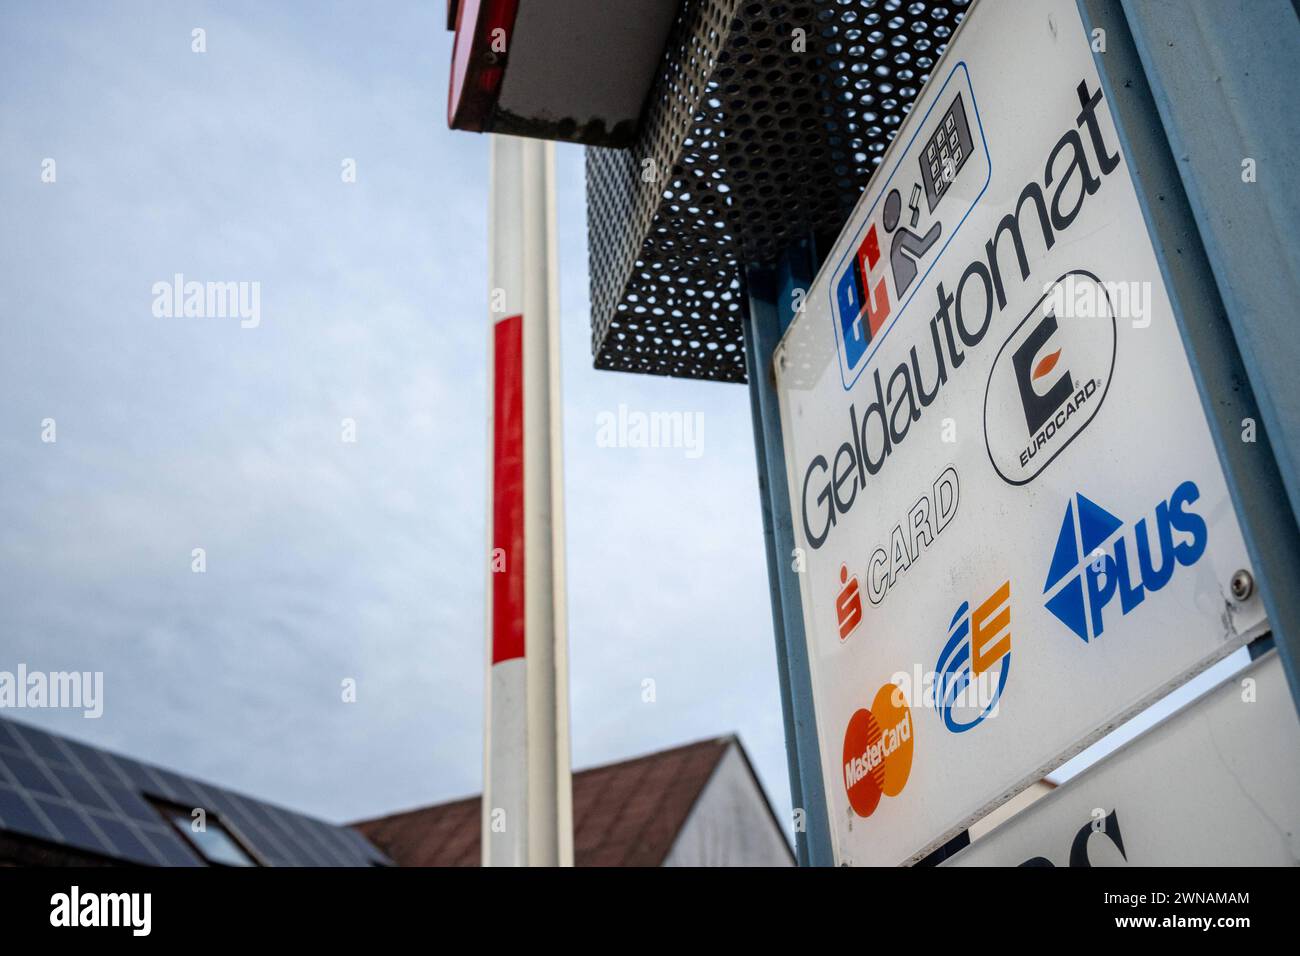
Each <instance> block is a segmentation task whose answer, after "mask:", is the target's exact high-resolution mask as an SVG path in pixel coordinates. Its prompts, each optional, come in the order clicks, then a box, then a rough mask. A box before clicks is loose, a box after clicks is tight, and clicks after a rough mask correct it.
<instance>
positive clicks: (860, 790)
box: [844, 684, 912, 817]
mask: <svg viewBox="0 0 1300 956" xmlns="http://www.w3.org/2000/svg"><path fill="white" fill-rule="evenodd" d="M911 772H912V711H911V710H910V709H909V708H908V706H907V701H906V700H904V698H903V692H902V690H900V689H899V687H898V686H897V685H896V684H885V685H884V686H883V687H881V688H880V690H878V691H876V698H875V700H873V701H872V702H871V709H870V710H867V709H865V708H864V709H860V710H858V711H857V712H855V713H854V715H853V716H852V717H851V718H849V726H848V729H847V730H846V731H845V732H844V789H845V791H846V792H847V794H848V797H849V806H851V807H852V808H853V812H854V813H856V814H857V815H858V816H860V817H869V816H871V814H873V813H875V812H876V807H877V806H878V805H879V804H880V797H881V795H882V794H883V795H884V796H887V797H896V796H898V795H899V794H900V793H902V792H903V788H904V787H905V786H907V778H908V775H909V774H910V773H911Z"/></svg>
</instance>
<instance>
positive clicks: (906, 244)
mask: <svg viewBox="0 0 1300 956" xmlns="http://www.w3.org/2000/svg"><path fill="white" fill-rule="evenodd" d="M902 209H903V197H902V196H901V195H899V192H898V190H897V189H891V190H890V191H889V195H888V196H886V197H885V211H884V217H883V225H884V227H885V232H890V233H893V234H894V238H893V240H892V241H891V242H890V245H889V265H890V268H891V269H892V270H893V273H894V290H895V292H896V294H897V295H898V298H899V299H900V300H901V299H902V298H903V293H904V292H906V291H907V287H908V286H910V285H911V284H912V281H913V280H914V279H915V278H916V273H917V265H916V263H917V261H918V260H919V259H920V258H921V257H922V256H924V255H925V254H926V253H927V252H929V251H930V247H931V246H933V245H934V244H935V243H936V242H938V241H939V233H941V232H942V231H943V224H942V223H940V222H939V221H938V220H937V219H936V220H935V222H934V224H933V225H932V226H930V228H929V229H928V230H927V231H926V233H925V235H923V236H922V235H917V234H916V233H915V232H913V231H912V230H911V229H909V228H907V227H906V226H899V225H898V219H899V216H900V215H901V213H902ZM912 219H913V222H915V220H916V219H917V217H916V216H915V215H913V217H912ZM895 230H897V231H895Z"/></svg>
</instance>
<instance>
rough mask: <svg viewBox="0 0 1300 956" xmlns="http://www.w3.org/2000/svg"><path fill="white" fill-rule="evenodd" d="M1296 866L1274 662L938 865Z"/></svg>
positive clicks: (1299, 846) (1291, 784) (1290, 741)
mask: <svg viewBox="0 0 1300 956" xmlns="http://www.w3.org/2000/svg"><path fill="white" fill-rule="evenodd" d="M1297 864H1300V721H1297V720H1296V711H1295V702H1294V701H1293V700H1292V699H1291V691H1290V689H1289V688H1288V687H1287V683H1286V674H1285V673H1283V671H1282V661H1281V660H1280V659H1279V658H1278V656H1277V654H1276V652H1274V653H1271V654H1269V655H1268V656H1266V657H1264V658H1262V659H1260V660H1258V661H1255V662H1254V663H1253V664H1252V665H1251V666H1250V667H1248V668H1247V669H1246V670H1245V671H1243V672H1242V673H1240V674H1238V675H1236V676H1235V677H1231V678H1229V679H1227V680H1225V681H1224V682H1223V683H1222V684H1220V685H1219V686H1218V687H1216V688H1214V690H1212V691H1210V692H1209V693H1207V694H1206V695H1205V696H1203V697H1201V698H1199V699H1197V700H1196V701H1194V702H1193V703H1191V704H1189V705H1188V706H1186V707H1184V708H1183V709H1182V710H1180V711H1178V712H1177V713H1175V714H1173V715H1172V716H1170V717H1169V718H1168V719H1167V720H1164V721H1162V722H1161V723H1159V724H1157V725H1156V726H1154V727H1152V728H1151V729H1150V730H1148V731H1146V732H1145V733H1143V734H1142V735H1141V736H1140V737H1137V738H1135V739H1134V740H1132V741H1130V742H1129V743H1127V744H1125V745H1124V746H1123V747H1121V748H1120V749H1119V750H1117V751H1115V753H1113V754H1110V755H1109V756H1107V757H1106V758H1105V759H1104V760H1102V761H1100V762H1099V763H1097V764H1095V765H1094V766H1092V767H1089V768H1088V769H1087V770H1085V771H1084V772H1083V773H1081V774H1080V775H1079V776H1078V777H1075V778H1074V779H1073V780H1070V781H1069V782H1068V783H1066V784H1065V785H1064V786H1062V787H1061V788H1060V789H1058V790H1056V791H1055V792H1054V793H1052V794H1050V795H1048V796H1046V797H1043V798H1042V799H1040V800H1039V801H1038V802H1037V803H1035V804H1033V805H1032V806H1030V807H1029V808H1028V809H1026V810H1023V811H1021V812H1020V813H1018V814H1016V816H1014V817H1012V818H1011V819H1010V820H1008V821H1007V822H1006V823H1004V824H1002V826H1000V827H998V828H997V829H996V830H994V831H993V832H992V833H989V834H987V835H986V836H983V837H981V838H980V839H979V840H976V841H975V842H974V843H973V844H971V845H970V846H969V847H967V848H966V849H965V850H962V851H961V852H960V853H958V854H957V855H956V856H955V857H953V858H952V859H950V860H948V861H946V863H945V864H944V865H945V866H1295V865H1297Z"/></svg>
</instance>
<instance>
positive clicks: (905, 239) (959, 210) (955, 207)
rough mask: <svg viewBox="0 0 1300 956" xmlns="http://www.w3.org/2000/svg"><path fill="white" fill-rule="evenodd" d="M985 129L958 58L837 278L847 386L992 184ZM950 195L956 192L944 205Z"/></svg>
mask: <svg viewBox="0 0 1300 956" xmlns="http://www.w3.org/2000/svg"><path fill="white" fill-rule="evenodd" d="M959 74H960V75H959ZM954 80H956V81H955V82H954ZM968 110H970V111H971V113H973V114H974V115H973V119H972V117H971V116H970V115H968V113H967V111H968ZM922 131H923V132H924V136H922V135H921V133H922ZM983 136H984V134H983V129H982V128H981V126H980V123H979V113H978V110H977V108H976V106H975V95H974V92H973V90H972V89H971V86H970V76H969V74H968V73H967V70H966V65H965V64H964V63H959V64H957V65H956V66H955V67H954V68H953V70H952V73H950V74H949V76H948V80H947V81H945V83H944V87H943V89H942V90H941V91H940V93H939V97H938V99H937V100H936V102H935V104H934V105H932V106H931V108H930V111H929V113H927V114H926V118H925V120H923V121H922V123H921V126H920V127H919V128H918V131H917V133H916V134H914V135H913V137H912V140H911V142H910V143H909V144H908V147H907V149H906V150H905V151H904V153H903V156H902V157H901V158H900V159H899V161H898V163H897V164H895V166H894V170H893V172H892V173H891V174H890V178H889V180H888V181H887V182H886V183H885V185H884V187H882V189H881V192H880V195H879V196H878V197H877V199H876V202H875V205H874V206H873V207H872V209H871V211H870V212H869V213H868V215H867V219H866V222H865V223H864V224H863V226H862V227H860V228H862V231H861V232H860V233H859V235H858V236H856V237H855V239H854V244H853V245H852V246H850V248H849V251H848V252H847V253H845V254H844V256H843V257H842V258H841V260H840V264H839V265H838V266H837V268H836V272H835V278H834V280H833V281H832V282H831V290H830V292H831V315H832V317H833V322H832V324H833V326H834V330H835V342H836V346H837V349H838V352H839V358H840V374H841V378H842V379H843V382H844V388H845V390H848V389H850V388H852V387H853V383H854V382H856V381H857V379H858V376H859V375H861V374H862V371H863V369H864V368H866V364H867V362H866V360H867V358H868V357H869V355H870V353H871V352H873V351H874V348H873V344H876V343H879V341H881V340H882V339H883V338H884V336H885V334H887V332H888V326H889V324H890V323H892V322H895V321H898V319H899V317H900V316H901V314H902V312H903V310H904V309H906V308H907V306H908V304H909V303H910V302H911V300H912V297H913V295H915V293H916V291H917V289H918V288H919V287H920V285H921V282H920V280H921V279H923V278H924V277H925V275H926V274H927V273H928V272H929V270H930V267H931V266H932V265H933V264H934V262H935V261H936V260H937V259H938V257H939V255H940V253H941V252H942V250H943V249H944V247H946V246H947V244H948V242H950V241H951V239H952V236H953V235H954V234H955V233H956V231H957V229H958V228H959V227H960V225H961V223H962V222H964V221H965V219H966V216H967V215H968V214H969V213H970V210H971V208H972V207H973V206H974V204H975V200H976V199H977V198H978V197H979V195H980V194H981V193H982V192H983V190H984V187H985V186H987V185H988V180H989V168H990V167H989V158H988V149H987V146H986V145H985V143H984V139H983ZM976 137H978V139H977V138H976ZM948 196H953V197H955V198H953V199H951V200H950V201H949V202H947V203H945V204H944V208H943V209H942V210H939V206H940V203H941V201H942V200H944V199H945V198H947V197H948ZM940 213H942V218H941V216H940Z"/></svg>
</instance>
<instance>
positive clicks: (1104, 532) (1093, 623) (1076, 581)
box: [1043, 481, 1209, 643]
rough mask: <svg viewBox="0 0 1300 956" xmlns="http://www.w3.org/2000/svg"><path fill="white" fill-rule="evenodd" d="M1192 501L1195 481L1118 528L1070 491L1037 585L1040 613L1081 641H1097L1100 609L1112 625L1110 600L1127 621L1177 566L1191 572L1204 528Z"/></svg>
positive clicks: (1102, 617) (1203, 543)
mask: <svg viewBox="0 0 1300 956" xmlns="http://www.w3.org/2000/svg"><path fill="white" fill-rule="evenodd" d="M1200 497H1201V492H1200V489H1198V488H1197V487H1196V484H1195V483H1194V482H1191V481H1184V482H1183V483H1182V484H1180V485H1179V486H1178V487H1177V488H1175V489H1174V491H1173V494H1171V495H1170V496H1169V498H1168V499H1167V500H1165V501H1161V502H1158V503H1157V504H1156V506H1155V514H1154V515H1153V516H1147V517H1143V518H1141V519H1139V520H1138V521H1137V523H1136V524H1134V525H1132V526H1131V527H1126V526H1125V523H1124V522H1123V521H1122V520H1120V519H1119V518H1117V517H1116V516H1115V515H1113V514H1111V513H1110V512H1109V511H1107V510H1106V509H1105V508H1103V507H1102V506H1101V505H1099V504H1097V503H1096V502H1095V501H1092V500H1091V499H1090V498H1087V497H1085V496H1084V495H1082V494H1075V495H1074V497H1073V498H1072V499H1071V500H1070V502H1069V504H1067V505H1066V506H1065V519H1064V520H1063V521H1062V522H1061V531H1060V533H1059V534H1058V535H1057V538H1056V550H1055V551H1054V552H1053V554H1052V563H1051V566H1050V567H1049V569H1048V572H1047V582H1046V583H1045V584H1044V585H1043V594H1044V595H1045V596H1046V597H1047V599H1046V601H1045V606H1046V608H1047V610H1049V611H1051V612H1052V614H1054V615H1055V616H1056V618H1057V620H1059V621H1060V622H1061V623H1062V624H1064V625H1065V626H1066V627H1068V628H1069V629H1070V630H1071V631H1073V632H1074V634H1075V635H1076V636H1077V637H1078V638H1079V639H1080V640H1082V641H1084V642H1085V643H1088V642H1091V641H1094V640H1096V639H1097V638H1099V637H1101V635H1102V632H1103V631H1104V630H1105V628H1106V620H1105V618H1106V613H1107V611H1108V610H1109V612H1110V614H1111V619H1112V621H1113V620H1114V612H1115V609H1114V608H1112V607H1111V604H1112V603H1113V602H1114V600H1115V599H1116V598H1119V614H1120V616H1122V617H1123V616H1127V615H1129V614H1131V613H1132V612H1133V611H1135V610H1137V608H1138V607H1140V606H1141V605H1142V603H1143V602H1144V601H1146V599H1147V597H1148V596H1150V594H1152V593H1154V592H1156V591H1159V590H1160V589H1161V588H1163V587H1164V586H1165V585H1166V584H1168V583H1169V581H1170V579H1171V578H1173V576H1174V572H1175V571H1176V570H1177V568H1178V567H1179V566H1182V567H1191V566H1192V565H1193V564H1195V563H1196V562H1197V561H1199V560H1200V559H1201V556H1202V555H1203V554H1205V546H1206V543H1207V540H1208V538H1209V529H1208V527H1207V526H1206V524H1205V519H1204V518H1202V517H1201V516H1200V515H1198V514H1196V513H1195V512H1194V511H1192V510H1191V506H1192V505H1193V504H1195V503H1196V501H1197V499H1199V498H1200ZM1152 518H1154V520H1152ZM1176 533H1177V535H1178V538H1177V539H1175V534H1176Z"/></svg>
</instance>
